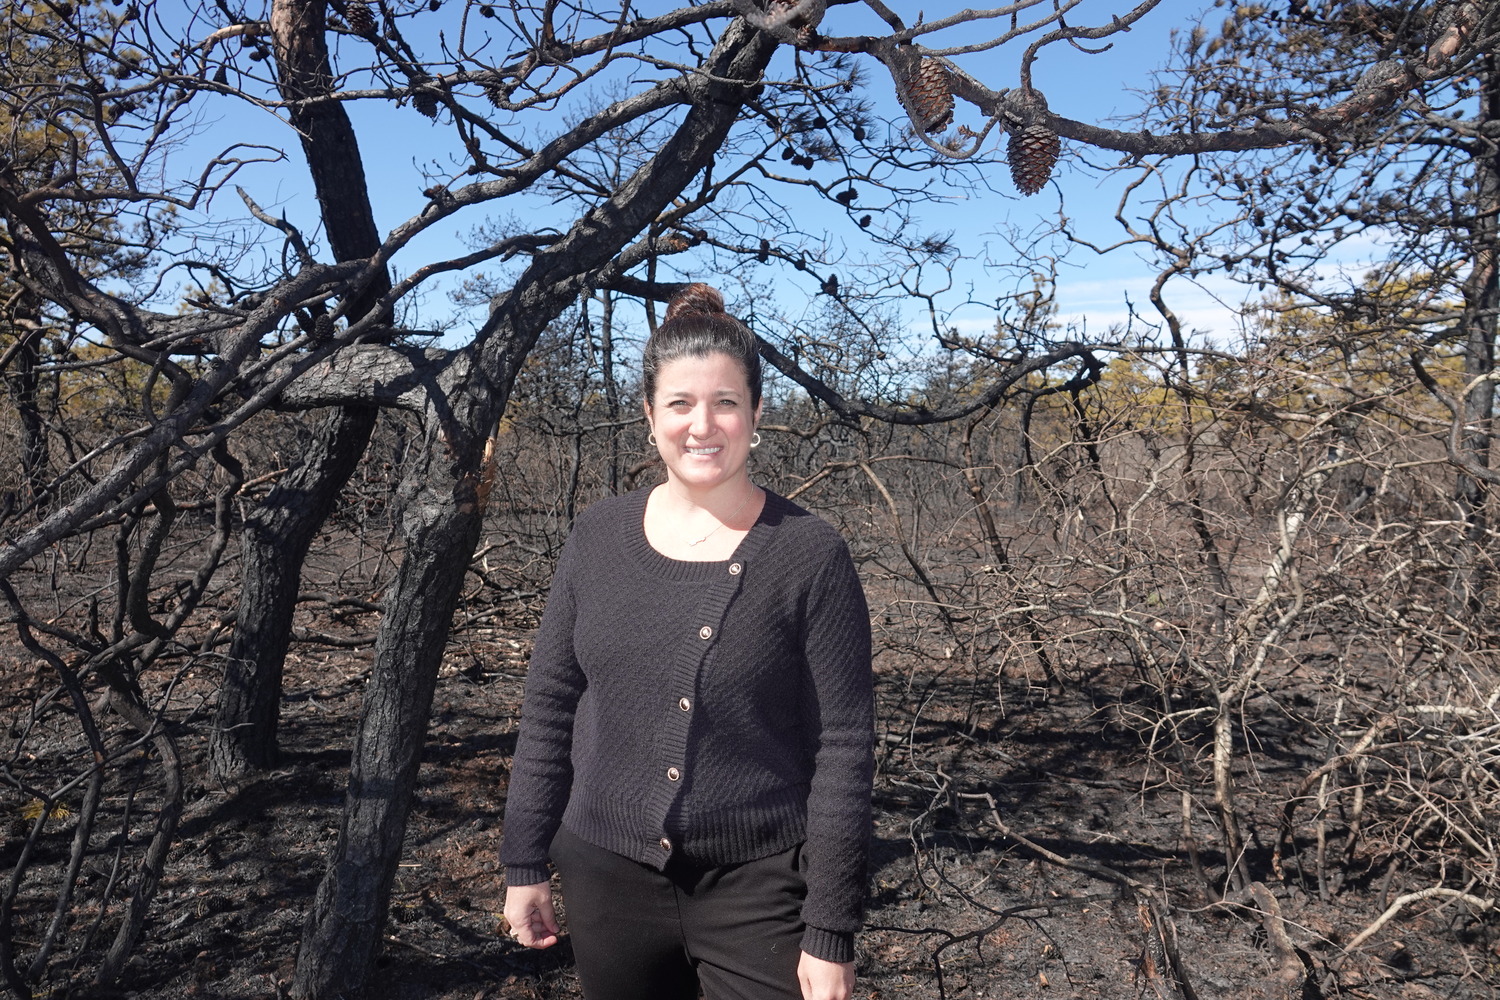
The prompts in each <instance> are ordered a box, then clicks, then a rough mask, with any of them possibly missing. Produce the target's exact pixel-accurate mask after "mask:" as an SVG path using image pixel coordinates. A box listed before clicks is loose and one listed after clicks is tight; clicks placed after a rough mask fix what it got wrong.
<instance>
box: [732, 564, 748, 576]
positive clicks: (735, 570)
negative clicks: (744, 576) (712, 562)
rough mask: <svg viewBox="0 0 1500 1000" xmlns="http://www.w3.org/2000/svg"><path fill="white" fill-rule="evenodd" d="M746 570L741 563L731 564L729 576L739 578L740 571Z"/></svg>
mask: <svg viewBox="0 0 1500 1000" xmlns="http://www.w3.org/2000/svg"><path fill="white" fill-rule="evenodd" d="M744 568H745V567H743V566H741V565H740V564H739V563H730V564H729V575H730V576H739V575H740V570H742V569H744Z"/></svg>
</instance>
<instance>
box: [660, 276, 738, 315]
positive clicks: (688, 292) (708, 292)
mask: <svg viewBox="0 0 1500 1000" xmlns="http://www.w3.org/2000/svg"><path fill="white" fill-rule="evenodd" d="M723 315H726V314H725V312H724V296H722V295H720V294H719V290H718V289H717V288H715V287H714V286H712V285H705V284H704V283H703V282H701V281H695V282H693V283H692V284H690V285H687V286H686V287H684V288H683V289H682V291H680V292H678V293H677V294H676V295H674V296H672V301H670V302H668V303H667V316H666V319H664V320H663V321H662V322H664V323H670V322H672V321H673V320H674V319H681V318H683V317H685V316H723Z"/></svg>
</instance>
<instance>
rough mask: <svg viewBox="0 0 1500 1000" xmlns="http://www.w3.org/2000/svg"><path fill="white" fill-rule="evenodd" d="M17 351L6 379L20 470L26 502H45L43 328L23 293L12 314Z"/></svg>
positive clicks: (30, 302) (45, 454) (45, 434)
mask: <svg viewBox="0 0 1500 1000" xmlns="http://www.w3.org/2000/svg"><path fill="white" fill-rule="evenodd" d="M10 319H11V323H10V325H11V327H12V328H13V330H14V333H15V338H16V340H15V349H14V355H13V358H12V361H11V364H12V367H13V373H12V374H10V375H8V376H7V378H6V380H5V385H6V388H7V389H8V390H9V391H10V398H11V401H12V402H13V403H15V405H16V415H17V416H19V417H20V418H21V471H22V473H23V474H24V475H25V477H26V492H27V494H28V495H27V497H26V500H27V501H28V502H30V503H36V504H39V503H43V502H44V501H45V497H46V492H47V478H48V477H47V460H48V451H47V424H46V421H44V420H43V419H42V412H41V408H40V406H39V404H38V402H37V390H38V387H39V385H40V380H39V379H38V377H37V372H36V368H37V362H38V360H39V354H40V350H39V345H40V344H41V341H42V329H41V325H40V324H39V323H38V316H37V310H36V308H35V299H34V298H33V297H32V296H31V295H30V294H28V293H25V292H23V293H21V295H20V296H19V301H18V302H17V303H16V305H15V307H14V309H13V310H12V313H11V317H10Z"/></svg>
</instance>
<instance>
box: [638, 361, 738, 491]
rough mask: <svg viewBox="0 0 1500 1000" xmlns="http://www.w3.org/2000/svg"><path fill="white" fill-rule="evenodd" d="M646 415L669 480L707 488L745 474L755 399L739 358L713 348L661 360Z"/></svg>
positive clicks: (691, 488) (688, 486)
mask: <svg viewBox="0 0 1500 1000" xmlns="http://www.w3.org/2000/svg"><path fill="white" fill-rule="evenodd" d="M646 418H647V419H648V420H649V421H650V422H651V430H652V432H653V433H654V434H655V435H656V450H657V451H659V452H660V453H661V458H662V461H663V462H665V463H666V465H667V474H668V475H669V476H670V477H671V478H672V480H673V481H674V482H675V483H677V484H678V485H680V486H684V487H686V488H688V489H690V490H695V491H698V490H711V489H713V488H715V487H717V486H720V485H722V484H724V483H728V482H733V481H735V480H736V479H738V478H739V477H740V476H741V475H743V474H744V471H745V463H746V462H747V461H748V460H749V458H750V436H751V435H752V434H754V433H755V424H756V422H757V421H758V420H759V419H760V405H759V404H755V405H751V402H750V386H749V385H748V384H747V383H746V381H745V370H744V369H743V368H741V367H740V364H739V362H738V361H736V360H735V359H734V358H732V357H730V356H729V355H727V354H720V353H717V352H716V353H713V354H709V355H706V356H704V357H685V358H678V359H676V360H675V361H669V362H667V363H666V364H665V365H663V366H662V367H661V369H660V370H659V371H658V372H657V376H656V393H655V395H654V397H653V398H652V399H651V402H650V403H649V404H648V405H647V407H646Z"/></svg>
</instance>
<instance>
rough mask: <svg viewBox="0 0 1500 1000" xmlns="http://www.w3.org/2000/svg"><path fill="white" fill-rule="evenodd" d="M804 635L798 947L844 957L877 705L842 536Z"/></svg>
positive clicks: (857, 885)
mask: <svg viewBox="0 0 1500 1000" xmlns="http://www.w3.org/2000/svg"><path fill="white" fill-rule="evenodd" d="M803 636H804V639H803V651H804V655H805V657H806V660H807V665H808V671H809V674H810V679H811V682H812V692H813V696H814V698H815V699H816V703H817V704H816V708H817V719H818V727H817V733H816V739H817V743H816V747H815V756H814V762H813V776H812V784H811V788H810V790H809V792H808V799H807V844H806V846H805V847H804V849H803V857H804V858H805V859H806V865H807V872H806V876H807V898H806V900H805V901H804V902H803V905H802V919H803V922H804V924H806V931H805V932H804V934H803V937H802V950H803V951H805V952H807V953H808V954H809V955H812V956H813V957H814V958H821V959H824V960H826V961H830V962H849V961H853V959H854V934H855V932H856V931H858V930H859V928H860V927H861V925H862V924H863V923H864V909H865V897H866V894H867V889H866V871H865V869H866V864H867V860H868V856H869V850H870V824H871V818H870V791H871V784H872V782H873V780H874V771H875V760H874V757H875V707H874V682H873V677H872V672H871V666H870V613H869V609H868V607H867V606H866V604H865V595H864V590H863V588H862V587H861V586H860V582H859V576H858V574H857V573H856V572H855V570H854V563H853V560H852V559H850V557H849V550H848V548H847V547H846V546H845V545H844V544H843V542H842V540H839V542H838V549H837V551H836V552H835V553H834V554H833V555H831V556H830V558H829V560H828V562H827V564H826V565H825V566H824V567H823V568H822V570H820V571H819V573H818V575H817V577H816V578H815V579H814V580H813V584H812V592H811V593H810V595H809V597H808V603H807V616H806V620H805V622H804V624H803Z"/></svg>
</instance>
